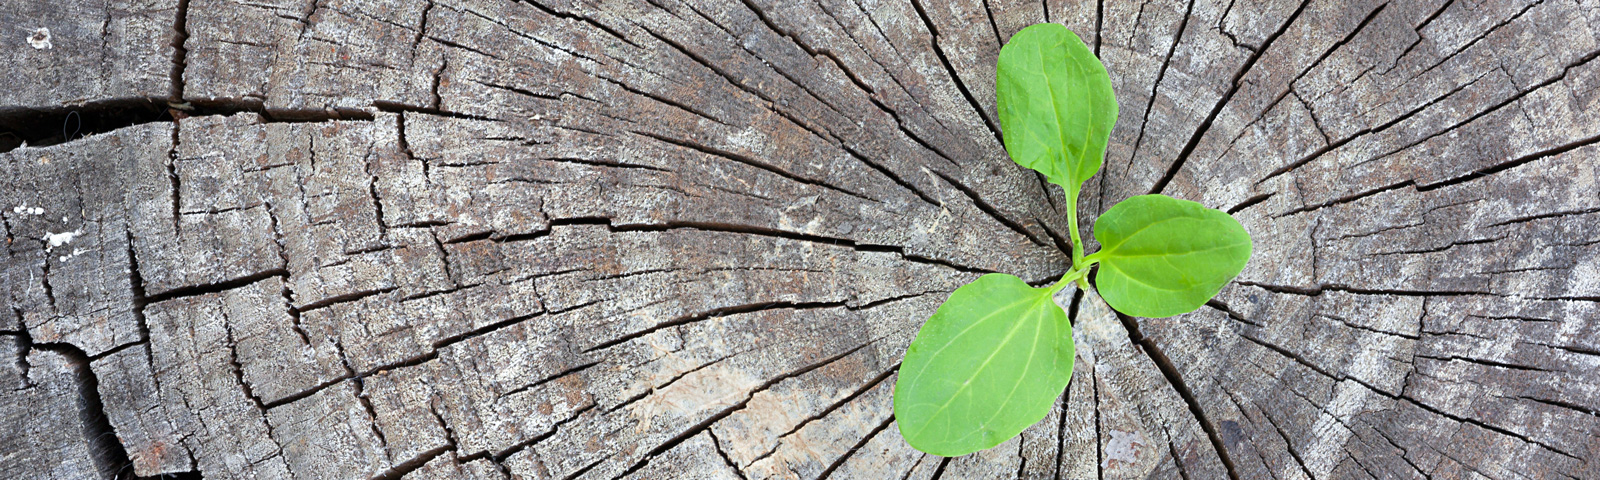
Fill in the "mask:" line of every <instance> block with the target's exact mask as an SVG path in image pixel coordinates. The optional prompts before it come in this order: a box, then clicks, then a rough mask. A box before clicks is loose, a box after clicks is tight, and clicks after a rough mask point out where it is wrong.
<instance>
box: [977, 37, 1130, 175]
mask: <svg viewBox="0 0 1600 480" xmlns="http://www.w3.org/2000/svg"><path fill="white" fill-rule="evenodd" d="M995 101H996V103H997V104H998V110H999V113H1000V129H1001V131H1003V132H1005V144H1006V145H1005V146H1006V152H1009V153H1010V154H1011V160H1012V161H1015V162H1017V164H1019V165H1022V166H1024V167H1028V168H1031V169H1034V170H1038V171H1039V172H1040V173H1043V174H1044V175H1045V177H1046V178H1049V179H1050V182H1051V183H1054V184H1057V185H1061V186H1062V187H1064V188H1067V189H1069V191H1075V190H1076V189H1077V188H1078V186H1079V185H1082V184H1083V181H1084V180H1088V179H1089V177H1093V176H1094V174H1095V172H1098V171H1099V170H1100V162H1101V160H1102V159H1103V158H1104V157H1105V153H1106V141H1107V140H1108V139H1109V138H1110V136H1111V127H1112V125H1114V124H1116V123H1117V98H1116V95H1115V94H1114V93H1112V91H1111V77H1110V76H1109V75H1107V74H1106V67H1105V66H1104V65H1101V64H1100V59H1099V58H1096V57H1095V56H1094V52H1092V51H1090V50H1089V47H1088V46H1087V45H1084V44H1083V40H1082V39H1079V38H1078V35H1077V34H1075V33H1072V31H1071V30H1067V27H1063V26H1061V25H1060V24H1055V23H1040V24H1037V25H1033V26H1030V27H1028V28H1024V29H1022V31H1020V32H1017V34H1016V35H1012V36H1011V41H1009V42H1006V45H1005V46H1004V47H1001V48H1000V65H999V66H998V67H997V71H996V72H995Z"/></svg>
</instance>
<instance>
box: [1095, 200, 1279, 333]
mask: <svg viewBox="0 0 1600 480" xmlns="http://www.w3.org/2000/svg"><path fill="white" fill-rule="evenodd" d="M1094 238H1095V240H1099V241H1100V247H1101V248H1100V251H1099V252H1095V254H1094V255H1090V256H1089V257H1088V259H1089V260H1099V261H1100V270H1099V272H1098V273H1096V274H1095V283H1096V286H1097V287H1098V288H1099V289H1100V296H1101V297H1103V298H1105V299H1106V303H1108V304H1110V305H1111V307H1112V308H1115V309H1117V311H1120V312H1122V313H1126V314H1128V315H1134V316H1140V317H1167V316H1172V315H1177V314H1180V313H1188V312H1192V311H1194V309H1196V308H1200V306H1201V305H1205V303H1206V300H1210V299H1211V297H1212V296H1214V295H1216V294H1217V291H1219V290H1222V286H1223V285H1226V284H1227V283H1228V282H1229V281H1232V280H1233V277H1235V276H1238V275H1239V272H1240V271H1241V270H1244V264H1245V262H1246V261H1248V260H1250V234H1249V233H1246V232H1245V231H1244V227H1243V226H1241V225H1239V221H1238V220H1234V219H1233V217H1232V216H1230V215H1228V214H1227V213H1223V212H1222V211H1220V210H1215V209H1210V208H1206V207H1205V206H1203V205H1200V204H1198V203H1195V202H1191V201H1188V200H1178V199H1176V198H1172V197H1168V196H1166V195H1140V196H1137V197H1133V198H1129V199H1127V200H1123V201H1122V203H1118V204H1116V205H1115V206H1112V207H1111V208H1110V209H1109V210H1106V213H1105V214H1103V215H1100V218H1099V219H1097V220H1095V222H1094Z"/></svg>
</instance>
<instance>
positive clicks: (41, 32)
mask: <svg viewBox="0 0 1600 480" xmlns="http://www.w3.org/2000/svg"><path fill="white" fill-rule="evenodd" d="M28 45H30V46H33V49H34V50H49V49H52V48H55V45H52V44H51V43H50V29H48V28H44V27H39V28H35V29H33V33H31V34H28Z"/></svg>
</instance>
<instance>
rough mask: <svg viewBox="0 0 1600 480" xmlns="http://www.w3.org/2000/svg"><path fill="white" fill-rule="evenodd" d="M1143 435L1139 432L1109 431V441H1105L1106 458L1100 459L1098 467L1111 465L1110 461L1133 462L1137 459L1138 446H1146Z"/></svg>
mask: <svg viewBox="0 0 1600 480" xmlns="http://www.w3.org/2000/svg"><path fill="white" fill-rule="evenodd" d="M1147 445H1148V444H1146V443H1145V440H1144V435H1143V434H1141V433H1139V432H1124V431H1121V430H1112V431H1111V441H1110V442H1106V458H1105V459H1104V460H1101V461H1100V468H1102V469H1104V468H1109V467H1111V462H1122V463H1123V464H1129V465H1131V464H1133V463H1135V461H1136V460H1138V459H1139V447H1143V446H1147Z"/></svg>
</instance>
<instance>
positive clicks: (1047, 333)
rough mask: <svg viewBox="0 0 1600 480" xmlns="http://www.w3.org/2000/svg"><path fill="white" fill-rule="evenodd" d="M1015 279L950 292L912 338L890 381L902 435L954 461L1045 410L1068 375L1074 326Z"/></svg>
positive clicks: (991, 278)
mask: <svg viewBox="0 0 1600 480" xmlns="http://www.w3.org/2000/svg"><path fill="white" fill-rule="evenodd" d="M1053 293H1054V291H1053V290H1052V289H1049V288H1033V287H1030V286H1028V284H1027V283H1023V281H1022V280H1021V279H1019V278H1017V277H1014V276H1011V275H1005V274H999V273H991V274H988V275H984V276H982V277H979V278H978V279H977V280H975V281H973V282H972V283H969V284H966V285H963V286H961V288H957V289H956V291H955V292H953V293H951V294H950V298H949V299H947V300H945V302H944V304H943V305H940V306H939V309H938V310H937V311H935V312H934V314H933V317H932V318H929V319H928V322H927V323H926V324H923V326H922V330H921V331H918V332H917V338H916V340H914V341H912V342H911V347H910V348H909V349H907V350H906V358H905V360H904V361H903V362H901V364H900V377H899V378H898V379H896V380H895V384H894V415H895V421H896V422H897V423H898V424H899V425H900V434H901V436H903V437H905V439H906V442H908V443H910V444H911V446H913V447H916V448H917V450H921V451H923V452H927V453H931V454H934V455H943V456H947V457H953V456H958V455H966V454H968V453H972V452H975V451H978V450H982V449H985V448H989V447H993V446H995V445H999V444H1000V442H1004V441H1006V440H1008V439H1010V438H1011V437H1014V436H1016V435H1017V434H1019V433H1022V430H1023V429H1026V428H1028V427H1029V426H1031V425H1033V424H1034V423H1037V422H1038V421H1039V420H1040V419H1042V418H1044V416H1045V414H1046V413H1049V411H1050V408H1051V407H1052V406H1053V405H1054V404H1055V400H1056V397H1058V396H1060V395H1061V391H1062V390H1063V389H1065V388H1066V386H1067V381H1068V380H1070V379H1071V378H1072V361H1073V358H1074V352H1073V348H1072V325H1071V324H1070V323H1068V322H1067V315H1066V314H1065V313H1063V312H1062V311H1061V307H1060V306H1057V305H1056V303H1055V301H1054V300H1052V299H1051V296H1052V294H1053Z"/></svg>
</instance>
